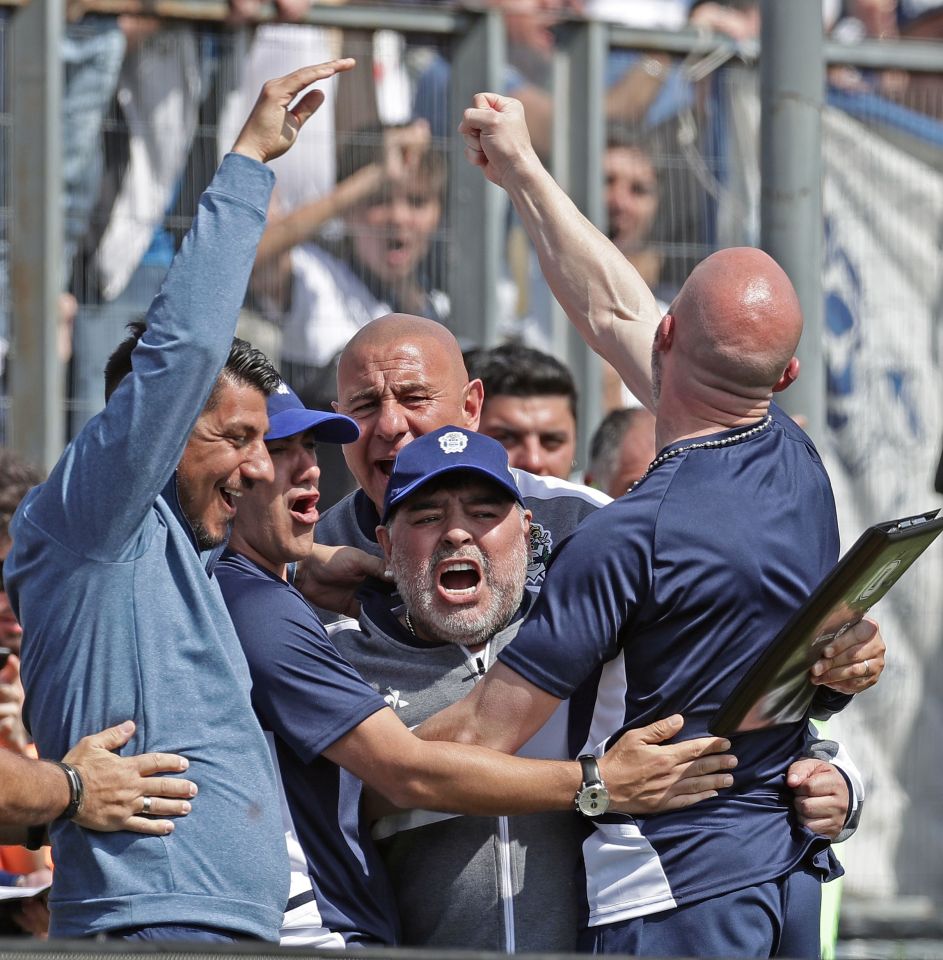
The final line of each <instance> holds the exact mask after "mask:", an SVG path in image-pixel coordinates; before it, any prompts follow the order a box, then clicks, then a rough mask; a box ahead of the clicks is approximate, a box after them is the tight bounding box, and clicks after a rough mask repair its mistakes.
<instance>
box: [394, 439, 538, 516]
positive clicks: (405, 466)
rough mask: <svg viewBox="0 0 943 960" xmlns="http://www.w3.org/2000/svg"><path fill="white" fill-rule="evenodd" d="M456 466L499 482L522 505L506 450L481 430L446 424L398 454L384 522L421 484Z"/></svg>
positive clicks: (451, 470)
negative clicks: (477, 431) (475, 430)
mask: <svg viewBox="0 0 943 960" xmlns="http://www.w3.org/2000/svg"><path fill="white" fill-rule="evenodd" d="M456 470H461V471H463V472H467V473H475V474H478V475H479V476H481V477H483V478H485V479H486V480H490V481H492V482H494V483H496V484H498V486H500V487H502V488H503V489H504V490H505V491H506V492H507V493H508V494H509V495H510V496H511V497H512V498H513V499H514V500H516V501H517V502H518V503H519V504H520V505H521V507H523V506H524V498H523V496H521V491H520V489H519V488H518V486H517V482H516V481H515V479H514V475H513V474H512V473H511V470H510V466H509V464H508V455H507V450H505V449H504V447H502V446H501V444H500V443H498V442H497V441H495V440H492V439H491V437H487V436H485V435H484V434H480V433H475V432H473V431H471V430H463V429H461V428H460V427H453V426H445V427H441V428H440V429H438V430H434V431H433V432H432V433H427V434H426V435H425V436H423V437H420V438H418V440H416V441H414V442H413V443H412V444H411V445H409V446H406V447H404V448H403V449H402V450H401V451H400V452H399V454H398V455H397V457H396V460H395V461H394V463H393V470H392V472H391V474H390V481H389V483H388V484H387V487H386V496H385V497H384V499H383V517H382V518H381V523H382V524H383V526H386V525H387V524H388V523H389V520H390V515H391V513H392V512H393V510H394V509H395V508H396V507H397V506H398V505H399V504H401V503H402V502H403V501H404V500H405V499H406V498H407V497H409V496H410V495H411V494H413V493H415V492H416V491H417V490H418V489H419V488H420V487H422V486H424V485H425V484H427V483H429V482H430V481H432V480H435V479H437V478H438V477H442V476H444V475H446V474H448V473H452V472H454V471H456Z"/></svg>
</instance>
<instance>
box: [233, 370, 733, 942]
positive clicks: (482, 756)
mask: <svg viewBox="0 0 943 960" xmlns="http://www.w3.org/2000/svg"><path fill="white" fill-rule="evenodd" d="M268 416H269V431H268V433H267V434H266V435H265V443H266V446H267V448H268V452H269V455H270V457H271V459H272V464H273V467H274V479H273V480H271V481H268V480H258V481H256V482H254V483H252V484H246V485H245V486H244V488H243V494H242V500H241V502H240V509H239V513H238V514H237V521H236V523H235V525H234V528H233V532H232V537H231V540H230V549H229V550H228V551H227V553H226V554H224V556H223V559H222V560H221V561H220V563H219V564H218V566H217V578H218V580H219V584H220V587H221V589H222V592H223V597H224V599H225V601H226V605H227V607H228V609H229V613H230V615H231V617H232V620H233V623H234V624H235V627H236V632H237V634H238V636H239V639H240V642H241V643H242V646H243V649H244V651H245V654H246V659H247V660H248V662H249V669H250V671H251V674H252V701H253V706H254V707H255V710H256V714H257V716H258V718H259V722H260V723H261V725H262V728H263V730H265V732H266V734H267V735H268V740H269V743H270V746H271V750H272V754H273V758H274V760H275V766H276V769H277V770H278V773H279V776H280V779H281V786H282V791H283V797H284V804H283V810H282V814H283V820H284V826H285V832H286V838H287V841H288V850H289V855H290V857H291V861H292V881H291V897H290V899H289V901H288V905H287V910H286V913H285V919H284V924H283V927H282V943H284V944H286V945H301V944H304V945H309V946H316V947H328V946H334V947H343V946H345V945H354V944H357V945H364V944H388V943H397V942H398V941H399V939H400V933H399V918H398V911H397V898H396V896H395V893H394V889H393V887H392V886H391V884H390V882H389V878H388V875H387V873H386V871H385V870H384V867H383V863H382V862H381V860H380V857H379V854H378V852H377V850H376V848H375V846H374V845H373V843H372V841H371V839H370V824H369V823H368V822H367V821H366V819H365V818H364V817H363V815H362V813H361V803H360V795H361V790H362V784H361V781H364V782H366V783H367V784H368V785H370V786H371V787H373V788H374V789H375V790H377V791H378V792H380V793H382V794H383V795H385V796H386V797H388V798H389V799H390V800H391V801H392V802H393V803H394V804H395V805H396V806H398V807H403V808H411V807H426V808H432V809H437V810H446V811H462V812H468V813H476V814H482V815H490V814H496V813H522V812H530V811H545V810H561V811H571V810H572V800H573V795H574V793H575V791H576V790H577V788H578V787H579V783H580V768H579V765H578V764H576V763H573V762H555V761H546V762H542V763H534V762H533V761H524V760H521V759H519V758H516V757H508V756H505V755H503V754H499V753H494V752H492V751H490V750H481V749H479V748H475V747H466V746H463V745H460V744H443V743H428V742H424V741H421V740H419V739H418V738H416V737H414V736H413V735H412V734H411V733H410V732H409V730H408V729H407V728H406V727H405V726H404V725H403V723H402V721H401V720H400V719H399V718H398V717H397V716H396V714H395V713H394V712H393V710H392V709H390V708H391V706H393V705H394V704H395V700H396V698H395V697H391V695H387V696H384V693H383V692H378V691H377V689H376V687H375V686H373V685H371V684H369V683H367V682H365V681H364V680H363V679H361V677H360V675H359V674H358V673H357V672H356V671H355V670H354V668H353V667H352V666H351V665H350V664H349V663H348V662H347V661H346V660H345V659H343V658H342V656H341V655H340V654H339V653H338V652H337V649H336V648H335V646H334V645H333V644H332V642H331V640H330V639H329V638H328V636H327V634H326V633H325V630H324V627H323V625H322V624H321V622H320V620H318V618H317V616H316V614H315V612H314V610H313V609H312V608H311V606H309V604H308V603H307V602H306V601H305V599H304V598H303V597H302V595H301V594H300V593H299V592H298V591H297V590H296V589H295V587H294V586H293V585H292V584H291V583H289V580H288V567H289V564H290V563H292V562H294V561H299V560H302V559H304V558H305V557H306V556H307V555H308V553H310V551H311V550H312V546H313V532H314V527H315V524H316V523H317V520H318V510H317V502H318V490H317V484H318V476H319V472H318V466H317V456H316V452H315V445H316V443H317V442H321V441H325V442H329V443H331V442H333V443H336V442H341V443H346V442H350V441H352V440H354V439H355V438H356V437H357V435H358V430H357V426H356V424H355V423H354V422H353V421H351V420H349V419H348V418H347V417H345V416H342V415H339V414H331V413H323V412H320V411H316V410H307V409H305V407H304V406H303V404H302V403H301V401H300V400H299V399H298V398H297V396H296V395H295V394H294V393H293V392H292V391H291V390H290V388H289V387H288V386H287V385H285V384H281V385H279V386H278V387H277V388H276V389H275V390H274V391H273V392H272V394H271V395H270V397H269V398H268ZM422 439H423V442H419V441H417V442H416V443H415V444H411V445H410V447H416V450H415V451H413V452H412V453H411V454H410V455H409V456H406V455H405V453H404V454H402V455H401V457H402V459H401V461H400V462H399V467H400V469H399V472H397V471H396V470H395V469H394V471H393V473H394V481H393V482H392V484H391V488H393V489H394V490H399V491H400V495H399V496H396V495H395V494H391V499H392V500H395V502H393V503H392V504H391V507H390V509H391V510H393V511H395V512H397V513H402V514H403V515H404V517H405V515H406V514H411V513H412V511H413V507H414V504H415V502H416V501H417V500H418V501H419V502H420V503H421V504H422V503H427V502H428V499H429V496H431V497H433V499H435V496H436V489H437V486H438V485H439V484H443V483H446V481H448V480H449V479H450V478H452V477H454V476H456V474H454V473H453V471H454V470H455V469H456V468H460V469H461V470H462V471H464V472H465V473H466V474H467V476H463V477H462V486H463V488H465V489H466V490H467V491H470V493H468V495H466V494H464V493H463V494H461V495H460V496H459V500H460V501H461V502H462V508H463V510H465V511H466V513H467V517H466V518H464V519H462V520H461V521H457V526H463V525H465V524H472V525H473V530H474V532H473V533H472V534H471V535H469V539H468V542H467V543H463V544H461V545H460V546H459V549H458V552H459V553H460V554H461V556H460V557H452V558H451V559H444V558H443V559H442V562H441V563H440V562H439V561H436V563H437V570H438V573H437V576H439V574H441V576H440V580H441V582H442V584H443V586H442V590H443V592H444V597H445V598H446V599H444V600H443V605H444V608H445V612H446V613H448V612H449V610H448V607H449V606H450V605H451V606H452V607H454V610H452V611H451V612H452V613H453V614H455V613H457V614H458V617H457V619H456V620H455V624H456V625H457V629H458V631H459V634H458V635H459V636H463V637H466V640H467V642H469V643H475V642H477V641H476V640H475V637H474V636H473V634H474V631H466V630H465V627H466V625H467V624H468V621H467V619H466V620H462V613H463V610H462V608H464V610H465V611H469V610H473V611H477V610H485V611H486V612H488V611H490V612H491V616H490V621H489V623H487V624H485V628H484V629H485V630H486V631H487V632H488V633H489V635H490V633H493V632H494V630H495V629H497V627H499V626H503V625H504V624H505V623H507V621H508V620H509V619H510V618H511V616H512V615H513V614H514V613H515V611H516V610H517V608H518V607H519V605H520V603H521V595H522V593H523V581H524V572H525V571H526V567H527V556H528V549H527V537H528V524H529V514H528V513H527V512H526V511H525V510H524V509H523V507H522V506H521V505H520V493H519V492H518V491H517V488H516V486H515V484H514V482H513V479H512V478H511V475H510V473H509V471H508V466H507V455H506V454H505V452H504V450H503V448H502V447H501V446H500V444H498V443H497V442H496V441H493V440H490V439H488V438H487V437H483V436H482V437H479V436H478V435H476V434H472V433H468V432H465V431H463V430H460V429H458V428H446V429H445V430H439V431H437V432H436V433H435V434H434V435H430V436H429V437H428V438H425V437H424V438H422ZM430 444H434V445H435V448H434V449H429V448H430ZM407 488H408V489H407ZM428 516H429V515H428V514H426V515H425V516H424V517H423V519H422V521H421V522H415V523H413V522H409V521H406V525H407V526H408V527H409V528H410V529H415V530H417V531H419V530H426V531H431V529H432V526H433V524H431V523H429V522H428ZM450 516H451V514H450ZM398 523H399V521H398V520H397V524H398ZM499 533H500V535H501V538H502V539H499V538H498V534H499ZM451 536H452V537H453V538H456V539H465V535H463V534H460V533H457V534H453V535H451ZM446 539H449V538H448V537H447V538H446ZM472 539H474V541H475V546H474V547H473V545H472V543H471V540H472ZM512 545H513V549H512ZM446 549H447V550H448V551H449V552H455V551H453V550H452V548H451V547H447V548H446ZM417 551H418V552H417V557H418V556H424V557H425V558H426V560H428V559H429V557H430V556H432V555H433V551H431V550H430V549H429V546H428V538H427V539H425V540H417ZM512 570H513V571H514V579H515V584H514V586H513V589H508V588H507V586H506V578H507V577H508V576H509V575H510V571H512ZM492 595H493V596H500V597H501V598H504V600H505V601H506V602H503V604H502V605H500V608H499V609H496V610H493V609H492V608H493V607H494V604H492V603H491V602H490V598H491V597H492ZM419 621H420V622H421V623H423V624H425V623H426V618H425V617H424V616H423V615H422V614H420V615H419ZM346 622H347V623H348V624H351V621H346ZM491 624H493V626H492V625H491ZM400 629H404V628H403V627H402V626H400ZM421 629H422V630H423V632H424V633H425V627H422V628H421ZM489 638H490V636H489V637H485V638H483V639H484V640H487V639H489ZM644 735H645V731H639V736H638V737H637V738H636V739H635V740H634V741H633V740H632V739H631V738H629V737H626V738H624V740H625V741H626V742H625V743H624V744H623V747H624V751H623V754H622V756H621V757H619V756H615V754H616V753H617V751H613V755H611V763H612V766H611V767H608V768H607V776H610V777H611V780H612V782H613V783H614V784H615V783H618V784H620V787H617V788H616V789H617V790H620V791H621V784H623V783H625V782H626V781H630V783H631V786H628V785H627V786H626V789H625V790H624V791H621V792H620V800H621V801H622V804H624V805H625V806H626V807H627V808H628V809H634V810H636V811H638V810H639V809H642V808H644V805H643V807H641V808H640V807H639V806H638V804H637V801H636V800H635V797H636V796H637V793H636V792H635V791H636V782H635V778H636V777H637V772H636V771H637V769H638V768H639V767H640V766H641V759H642V756H643V754H644V753H645V751H651V750H653V749H654V748H653V747H651V746H649V745H648V742H646V741H644V740H643V737H644ZM652 742H654V738H653V739H652ZM711 745H712V746H713V747H714V748H715V749H716V747H717V746H718V745H720V746H722V745H723V743H722V742H718V741H712V742H711ZM705 746H706V744H705V743H704V742H703V741H700V742H693V741H689V742H688V744H685V745H684V746H680V745H679V746H678V747H670V748H658V749H659V754H661V752H662V751H663V750H669V751H673V752H672V753H671V760H670V761H669V764H670V765H674V766H676V768H677V769H676V771H675V772H674V778H681V777H683V776H684V775H687V776H688V777H690V776H691V771H692V769H693V768H696V769H697V770H698V772H699V773H700V774H702V775H703V774H706V775H707V776H706V777H705V776H701V777H700V778H692V779H691V780H688V781H687V782H686V783H680V784H678V785H677V787H675V786H674V785H672V787H671V788H669V789H668V790H667V791H666V792H667V793H669V794H679V795H681V796H684V795H685V794H687V793H689V791H691V790H693V789H695V788H697V789H701V787H700V786H698V784H703V783H704V782H705V780H707V781H715V780H718V779H719V778H718V777H712V776H711V774H712V773H713V771H714V770H716V769H718V768H719V767H721V766H722V764H723V762H724V761H722V760H721V761H717V760H715V758H713V757H704V758H703V759H702V760H698V761H696V762H695V763H694V764H693V767H692V764H691V761H692V760H694V759H695V757H696V756H697V755H698V754H699V753H700V752H702V750H703V748H704V747H705ZM560 755H562V753H561V754H560ZM342 768H343V769H342ZM682 771H684V773H682ZM351 774H352V775H351ZM666 776H669V778H670V776H671V775H670V774H666ZM358 778H359V779H358ZM692 784H694V786H692ZM620 808H622V805H620ZM570 818H572V819H575V817H572V813H571V812H568V813H565V814H564V819H566V820H567V822H569V820H570Z"/></svg>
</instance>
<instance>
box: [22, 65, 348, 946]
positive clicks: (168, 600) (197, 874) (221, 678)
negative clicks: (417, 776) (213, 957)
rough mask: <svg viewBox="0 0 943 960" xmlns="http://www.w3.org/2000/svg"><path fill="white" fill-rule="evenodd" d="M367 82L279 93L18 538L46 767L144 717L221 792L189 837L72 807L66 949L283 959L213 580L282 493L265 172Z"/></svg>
mask: <svg viewBox="0 0 943 960" xmlns="http://www.w3.org/2000/svg"><path fill="white" fill-rule="evenodd" d="M352 66H353V62H352V61H350V60H338V61H333V62H331V63H328V64H323V65H321V66H316V67H306V68H303V69H301V70H298V71H296V72H295V73H293V74H290V75H289V76H287V77H284V78H281V79H279V80H272V81H269V82H268V83H267V84H266V85H265V87H264V88H263V90H262V93H261V95H260V96H259V99H258V102H257V103H256V106H255V108H254V109H253V111H252V114H251V115H250V117H249V119H248V121H247V122H246V125H245V127H244V128H243V130H242V132H241V133H240V135H239V137H238V138H237V140H236V143H235V145H234V147H233V152H232V153H231V154H229V155H227V156H226V157H225V158H224V160H223V162H222V164H221V166H220V169H219V171H218V172H217V174H216V176H215V177H214V179H213V181H212V183H211V184H210V186H209V187H208V189H207V190H206V192H205V193H204V194H203V197H202V198H201V201H200V206H199V209H198V212H197V214H196V217H195V219H194V222H193V227H192V229H191V232H190V234H189V235H188V237H187V239H186V240H185V241H184V243H183V246H182V247H181V250H180V252H179V253H178V255H177V257H176V258H175V261H174V263H173V265H172V267H171V269H170V272H169V273H168V275H167V278H166V279H165V281H164V284H163V287H162V289H161V292H160V294H159V295H158V296H157V297H156V299H155V300H154V303H153V304H152V306H151V309H150V310H149V312H148V318H147V330H146V332H144V333H143V334H142V336H141V337H140V340H139V341H138V342H137V343H136V345H135V346H134V348H133V350H132V351H130V354H129V360H130V365H131V367H132V369H131V372H130V373H128V374H127V375H126V376H125V377H124V378H123V379H121V380H120V382H118V384H117V386H116V387H115V389H114V392H113V393H112V394H111V396H110V398H109V400H108V403H107V404H106V406H105V409H104V410H103V411H102V412H101V413H100V414H99V415H98V416H97V417H95V418H94V419H93V420H91V421H89V423H88V424H86V426H85V427H84V429H83V430H82V431H81V432H80V434H79V435H78V436H77V437H76V439H75V440H74V441H73V442H72V443H71V444H70V446H69V447H68V448H67V449H66V451H65V453H64V454H63V455H62V458H61V459H60V461H59V463H58V464H57V465H56V467H55V468H54V469H53V471H52V473H51V474H50V476H49V479H48V480H47V481H46V482H45V483H43V484H41V485H40V486H39V487H37V488H35V489H34V490H33V491H31V492H30V493H29V494H28V495H27V497H26V498H25V500H24V501H23V504H22V505H21V507H20V509H19V510H18V512H17V515H16V518H15V519H14V523H13V540H14V545H13V550H12V553H11V556H10V560H9V561H8V564H7V568H6V571H5V572H6V573H7V582H8V586H9V589H10V597H11V600H12V601H13V604H14V609H15V610H16V611H17V613H18V616H19V619H20V622H21V623H22V625H23V655H24V656H23V681H24V685H25V687H26V691H27V715H28V719H29V723H30V727H31V729H32V732H33V735H34V737H35V739H36V742H37V745H38V746H39V748H40V751H41V752H42V753H44V754H46V755H49V756H61V755H62V754H63V753H64V752H65V750H66V748H67V747H68V745H69V744H70V743H71V742H73V741H74V740H76V739H77V738H78V737H80V736H82V735H83V734H85V733H88V732H89V731H90V730H95V729H99V728H100V727H102V726H105V725H106V724H108V723H109V722H113V721H114V720H115V719H117V718H122V717H128V716H132V717H134V718H135V719H136V721H137V731H136V735H135V737H134V738H133V740H132V741H131V745H132V748H133V749H135V750H140V749H147V750H165V749H169V748H173V749H175V750H179V751H181V752H182V753H184V754H186V755H187V757H188V759H189V761H190V771H191V775H192V776H193V777H194V779H195V780H196V781H197V782H198V783H199V786H200V803H199V804H198V805H197V806H196V807H195V808H194V815H193V816H192V817H190V818H188V820H187V821H186V829H180V830H178V831H177V832H176V833H175V834H174V836H173V838H172V839H167V838H164V837H160V836H155V837H134V838H133V837H129V836H127V835H126V834H92V833H88V832H86V831H84V830H82V829H81V828H80V827H79V825H78V823H80V821H78V822H73V820H72V818H73V817H74V816H75V809H73V807H71V806H70V809H69V810H68V811H66V814H65V818H64V819H60V820H58V821H57V822H56V823H55V824H54V825H53V828H52V839H53V844H54V847H55V851H56V864H57V871H58V872H57V878H56V883H55V885H54V887H53V892H52V896H51V899H50V907H51V913H52V923H51V932H52V934H53V935H59V936H89V935H92V934H97V933H108V934H109V935H111V936H121V937H125V938H131V939H176V940H180V939H206V940H217V941H224V942H225V941H231V940H233V939H235V938H240V937H249V938H253V937H254V938H261V939H269V940H274V939H277V932H278V927H279V923H280V921H281V916H282V910H283V907H284V904H285V900H286V899H287V895H288V865H287V859H286V856H285V850H284V842H283V838H282V833H281V823H280V818H279V802H278V792H277V788H276V783H275V775H274V770H273V769H272V765H271V760H270V757H269V753H268V747H267V745H266V742H265V738H264V737H263V735H262V732H261V730H260V729H259V726H258V723H257V722H256V720H255V717H254V715H253V712H252V707H251V703H250V699H249V686H250V683H249V673H248V669H247V667H246V662H245V658H244V657H243V655H242V652H241V650H240V648H239V642H238V639H237V637H236V634H235V631H234V629H233V626H232V622H231V621H230V619H229V616H228V614H227V613H226V607H225V605H224V603H223V600H222V596H221V595H220V592H219V588H218V585H217V584H216V582H215V580H214V579H213V576H212V575H213V567H214V564H215V562H216V560H217V558H218V555H219V553H220V552H221V550H222V547H223V545H224V543H225V541H226V538H227V535H228V531H229V526H230V524H231V522H232V520H233V518H234V517H235V515H236V512H237V509H238V503H239V500H240V498H241V497H242V495H243V492H244V491H245V490H246V489H248V488H250V487H251V486H252V484H253V483H254V482H256V481H258V480H264V479H270V478H271V477H272V463H271V460H270V459H269V456H268V452H267V451H266V449H265V445H264V443H263V440H262V437H263V435H264V433H265V431H266V429H267V426H268V418H267V414H266V406H265V394H266V392H267V391H268V390H269V389H271V387H272V386H273V384H274V383H276V382H277V379H273V371H272V370H271V367H270V365H269V364H267V363H263V362H262V361H263V360H264V358H261V355H258V353H257V351H251V349H248V347H247V345H245V344H238V343H237V344H236V345H235V347H234V345H233V331H234V328H235V324H236V319H237V317H238V313H239V308H240V306H241V303H242V299H243V296H244V294H245V289H246V284H247V281H248V278H249V273H250V270H251V268H252V262H253V258H254V256H255V249H256V245H257V243H258V240H259V237H260V235H261V233H262V229H263V227H264V224H265V215H266V210H267V208H268V203H269V198H270V193H271V189H272V184H273V175H272V173H271V171H270V170H269V169H268V168H266V167H265V166H264V163H265V162H266V161H267V160H270V159H272V158H274V157H276V156H279V155H280V154H281V153H284V152H285V150H287V149H288V148H289V147H290V146H291V145H292V143H293V142H294V140H295V138H296V136H297V133H298V130H299V129H300V128H301V126H302V125H303V124H304V122H305V121H306V120H307V119H308V117H310V116H311V115H312V114H313V113H314V111H315V110H316V109H317V107H318V105H319V104H320V102H321V100H322V99H323V94H322V93H320V92H319V91H316V90H312V91H311V92H309V93H308V94H306V95H305V96H304V97H302V99H301V100H300V101H298V102H297V103H296V104H295V106H294V107H293V108H291V109H290V107H291V104H292V103H293V102H294V101H295V99H296V98H297V96H298V95H299V94H300V93H301V92H302V91H303V90H304V89H305V88H307V87H308V86H310V85H311V84H312V83H314V82H316V81H319V80H324V79H327V78H329V77H331V76H333V75H334V74H336V73H338V72H342V71H345V70H348V69H350V67H352ZM227 357H229V358H230V359H231V360H232V363H231V364H230V365H229V366H226V368H225V369H224V365H225V364H226V363H227ZM116 365H117V361H116ZM80 792H81V784H80V783H73V793H74V794H80ZM73 799H74V800H75V801H76V803H75V806H77V805H78V800H80V796H79V797H74V798H73ZM177 806H178V807H179V804H178V805H177ZM138 812H139V813H140V814H142V815H143V816H144V817H145V818H148V817H150V816H154V815H163V814H165V813H167V812H169V809H168V801H166V800H161V799H159V798H158V797H144V798H143V800H142V802H141V805H140V808H139V811H138ZM154 832H155V833H166V830H155V831H154Z"/></svg>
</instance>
